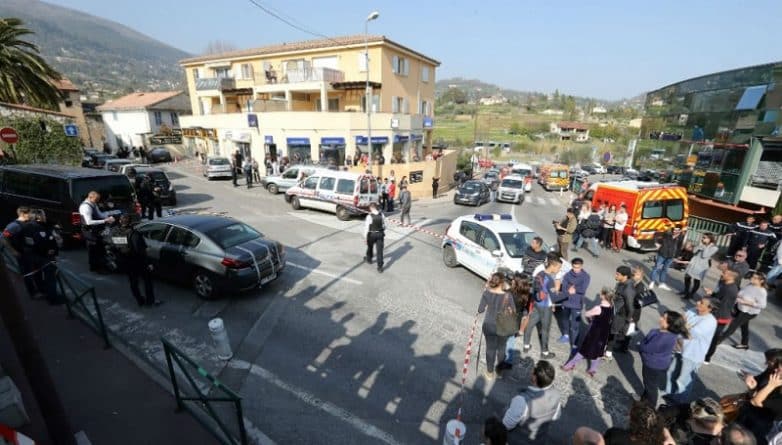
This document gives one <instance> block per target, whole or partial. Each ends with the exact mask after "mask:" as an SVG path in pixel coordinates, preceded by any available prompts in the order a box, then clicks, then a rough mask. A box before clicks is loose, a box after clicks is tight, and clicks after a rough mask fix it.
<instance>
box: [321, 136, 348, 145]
mask: <svg viewBox="0 0 782 445" xmlns="http://www.w3.org/2000/svg"><path fill="white" fill-rule="evenodd" d="M320 143H321V145H345V138H336V137H335V138H320Z"/></svg>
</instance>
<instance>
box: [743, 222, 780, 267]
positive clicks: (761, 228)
mask: <svg viewBox="0 0 782 445" xmlns="http://www.w3.org/2000/svg"><path fill="white" fill-rule="evenodd" d="M775 239H776V236H775V235H774V232H772V231H771V229H769V228H768V221H766V220H760V224H759V225H758V228H757V229H754V230H752V231H751V232H750V235H749V241H748V242H747V263H749V267H751V268H752V269H753V270H756V267H757V263H758V260H759V259H760V255H761V254H762V253H763V249H765V248H766V246H773V245H774V240H775Z"/></svg>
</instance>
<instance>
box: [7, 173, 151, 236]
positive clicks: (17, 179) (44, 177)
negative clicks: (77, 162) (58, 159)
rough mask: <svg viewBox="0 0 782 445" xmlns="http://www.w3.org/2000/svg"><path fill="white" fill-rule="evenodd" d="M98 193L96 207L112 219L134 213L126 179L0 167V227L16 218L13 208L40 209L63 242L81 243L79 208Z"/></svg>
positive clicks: (136, 211) (136, 209) (134, 202)
mask: <svg viewBox="0 0 782 445" xmlns="http://www.w3.org/2000/svg"><path fill="white" fill-rule="evenodd" d="M92 190H94V191H96V192H98V193H100V196H101V200H100V202H99V203H98V207H99V208H100V209H101V210H102V211H104V212H108V213H110V214H112V215H115V216H118V215H120V214H123V213H131V214H134V213H136V214H137V213H138V211H139V210H138V208H137V205H136V193H135V191H134V190H133V186H132V185H131V183H130V180H128V178H127V176H125V175H122V174H119V173H112V172H109V171H105V170H95V169H91V168H82V167H68V166H64V165H49V164H38V165H35V164H31V165H6V166H0V224H2V227H4V226H5V225H6V224H8V222H10V221H11V220H13V219H15V218H16V208H17V207H19V206H28V207H32V208H39V209H43V210H44V211H45V212H46V217H47V219H48V221H49V222H51V223H52V224H54V225H55V226H56V227H58V228H59V229H60V232H61V234H62V236H63V238H64V239H68V238H72V239H81V229H80V226H81V218H80V216H79V205H80V204H81V203H82V202H83V201H84V199H85V198H86V197H87V194H88V193H89V192H90V191H92Z"/></svg>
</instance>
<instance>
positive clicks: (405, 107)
mask: <svg viewBox="0 0 782 445" xmlns="http://www.w3.org/2000/svg"><path fill="white" fill-rule="evenodd" d="M402 113H406V114H407V113H410V102H409V101H408V100H407V98H406V97H405V98H403V99H402Z"/></svg>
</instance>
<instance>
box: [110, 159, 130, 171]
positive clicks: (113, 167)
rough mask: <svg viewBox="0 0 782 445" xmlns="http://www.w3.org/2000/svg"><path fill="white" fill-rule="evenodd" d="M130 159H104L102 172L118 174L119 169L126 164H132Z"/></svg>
mask: <svg viewBox="0 0 782 445" xmlns="http://www.w3.org/2000/svg"><path fill="white" fill-rule="evenodd" d="M132 163H133V161H131V160H130V159H106V160H105V161H103V170H106V171H110V172H114V173H120V169H121V168H122V167H123V166H125V165H128V164H132Z"/></svg>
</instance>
